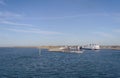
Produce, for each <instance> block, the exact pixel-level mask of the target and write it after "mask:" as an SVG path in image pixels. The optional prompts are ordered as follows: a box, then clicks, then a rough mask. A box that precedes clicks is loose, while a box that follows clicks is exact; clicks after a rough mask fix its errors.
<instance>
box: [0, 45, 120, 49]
mask: <svg viewBox="0 0 120 78" xmlns="http://www.w3.org/2000/svg"><path fill="white" fill-rule="evenodd" d="M60 47H63V46H13V47H0V48H41V49H49V50H52V49H58V48H60ZM100 48H101V49H111V50H120V46H100Z"/></svg>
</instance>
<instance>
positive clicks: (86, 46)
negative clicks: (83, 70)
mask: <svg viewBox="0 0 120 78" xmlns="http://www.w3.org/2000/svg"><path fill="white" fill-rule="evenodd" d="M83 49H86V50H99V49H100V45H98V44H90V45H85V46H83Z"/></svg>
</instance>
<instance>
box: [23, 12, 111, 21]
mask: <svg viewBox="0 0 120 78" xmlns="http://www.w3.org/2000/svg"><path fill="white" fill-rule="evenodd" d="M82 16H110V14H107V13H88V14H76V15H66V16H57V17H25V18H24V19H35V20H56V19H70V18H78V17H82Z"/></svg>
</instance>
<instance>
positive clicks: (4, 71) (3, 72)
mask: <svg viewBox="0 0 120 78" xmlns="http://www.w3.org/2000/svg"><path fill="white" fill-rule="evenodd" d="M0 78H120V51H119V50H100V51H90V50H89V51H85V52H84V53H82V54H76V53H61V52H47V51H43V52H42V53H41V55H39V54H38V49H33V48H0Z"/></svg>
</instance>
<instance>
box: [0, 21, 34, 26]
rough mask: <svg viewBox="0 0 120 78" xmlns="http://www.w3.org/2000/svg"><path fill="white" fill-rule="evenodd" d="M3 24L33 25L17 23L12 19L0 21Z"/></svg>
mask: <svg viewBox="0 0 120 78" xmlns="http://www.w3.org/2000/svg"><path fill="white" fill-rule="evenodd" d="M0 23H2V24H7V25H15V26H29V27H33V25H30V24H22V23H16V22H11V21H0Z"/></svg>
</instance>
